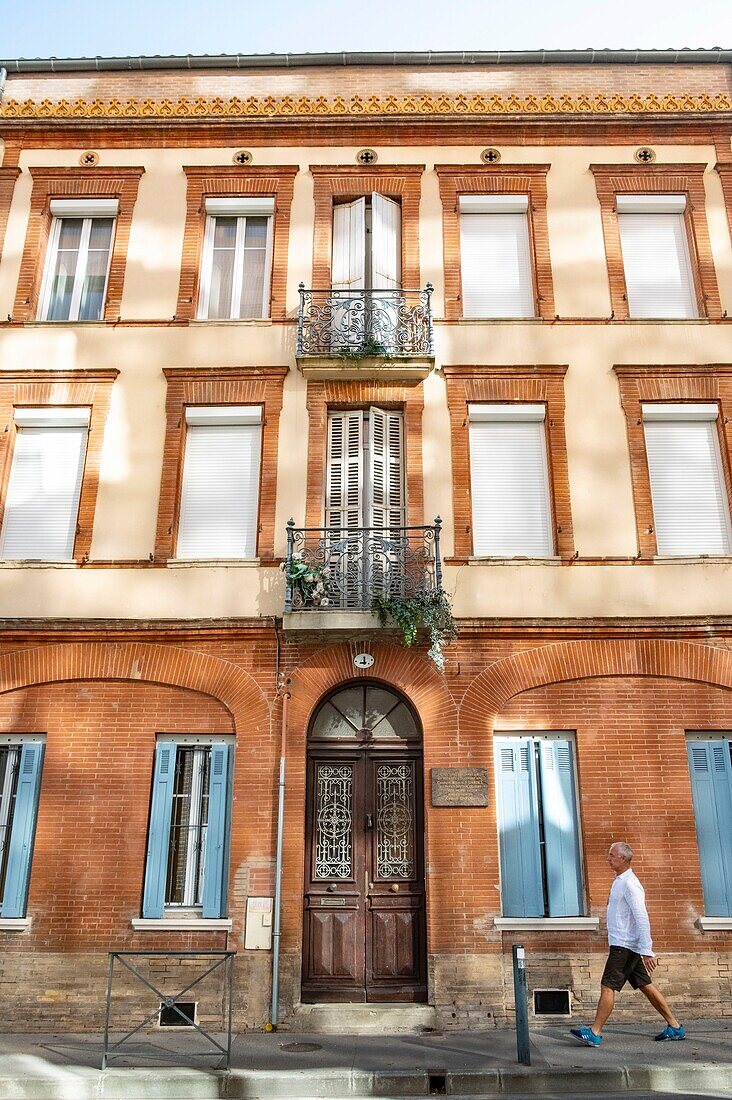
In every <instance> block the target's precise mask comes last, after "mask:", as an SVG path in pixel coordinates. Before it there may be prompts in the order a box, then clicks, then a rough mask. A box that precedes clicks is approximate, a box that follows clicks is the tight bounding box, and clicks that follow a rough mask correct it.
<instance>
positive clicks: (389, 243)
mask: <svg viewBox="0 0 732 1100" xmlns="http://www.w3.org/2000/svg"><path fill="white" fill-rule="evenodd" d="M371 272H372V275H371V285H372V287H373V288H374V290H398V289H399V288H400V287H401V285H402V208H401V206H400V205H399V203H398V202H394V200H393V199H387V198H386V197H385V196H384V195H377V194H376V193H374V194H373V195H372V196H371Z"/></svg>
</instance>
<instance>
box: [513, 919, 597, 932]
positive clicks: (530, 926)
mask: <svg viewBox="0 0 732 1100" xmlns="http://www.w3.org/2000/svg"><path fill="white" fill-rule="evenodd" d="M493 924H494V927H495V928H498V929H500V930H502V931H504V932H509V931H516V932H597V931H598V930H599V928H600V918H599V917H495V919H494V921H493Z"/></svg>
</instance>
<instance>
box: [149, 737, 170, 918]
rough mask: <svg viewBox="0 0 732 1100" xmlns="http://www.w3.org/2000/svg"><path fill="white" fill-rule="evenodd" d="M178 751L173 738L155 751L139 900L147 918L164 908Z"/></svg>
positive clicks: (159, 915) (159, 913) (157, 914)
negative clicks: (145, 850) (142, 881)
mask: <svg viewBox="0 0 732 1100" xmlns="http://www.w3.org/2000/svg"><path fill="white" fill-rule="evenodd" d="M177 751H178V746H177V745H176V744H175V742H173V741H161V742H160V743H159V744H158V745H157V748H156V751H155V767H154V771H153V786H152V799H151V803H150V825H149V827H148V833H147V859H146V861H145V889H144V892H143V900H142V915H143V917H147V918H150V919H153V918H155V919H159V918H160V917H162V915H163V909H164V908H165V880H166V876H167V872H168V846H169V843H170V820H171V814H172V810H173V785H174V783H175V758H176V754H177Z"/></svg>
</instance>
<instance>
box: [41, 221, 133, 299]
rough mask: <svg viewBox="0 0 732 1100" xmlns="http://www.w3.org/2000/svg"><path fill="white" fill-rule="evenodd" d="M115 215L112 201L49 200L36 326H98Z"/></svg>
mask: <svg viewBox="0 0 732 1100" xmlns="http://www.w3.org/2000/svg"><path fill="white" fill-rule="evenodd" d="M118 211H119V202H118V200H117V199H89V200H82V199H54V200H52V202H51V214H52V216H53V220H52V222H51V235H50V238H49V245H48V256H47V259H46V271H45V275H44V281H43V288H42V291H41V298H40V302H41V309H40V313H39V320H41V321H99V320H101V318H102V316H103V315H104V302H105V297H106V292H107V276H108V274H109V263H110V257H111V255H112V239H113V237H114V222H115V218H116V216H117V214H118Z"/></svg>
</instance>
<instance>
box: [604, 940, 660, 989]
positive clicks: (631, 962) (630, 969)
mask: <svg viewBox="0 0 732 1100" xmlns="http://www.w3.org/2000/svg"><path fill="white" fill-rule="evenodd" d="M626 982H630V984H631V987H632V988H633V989H639V988H640V986H642V985H649V984H650V982H651V976H650V974H649V973H648V971H647V970H646V968H645V964H644V962H643V958H642V956H641V955H639V954H638V952H637V951H631V950H630V948H629V947H611V948H610V954H609V955H608V957H607V962H606V963H605V969H604V970H603V972H602V985H606V986H607V987H608V989H614V990H615V992H616V993H619V992H620V990H621V989H622V988H623V986H624V985H625V983H626Z"/></svg>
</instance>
